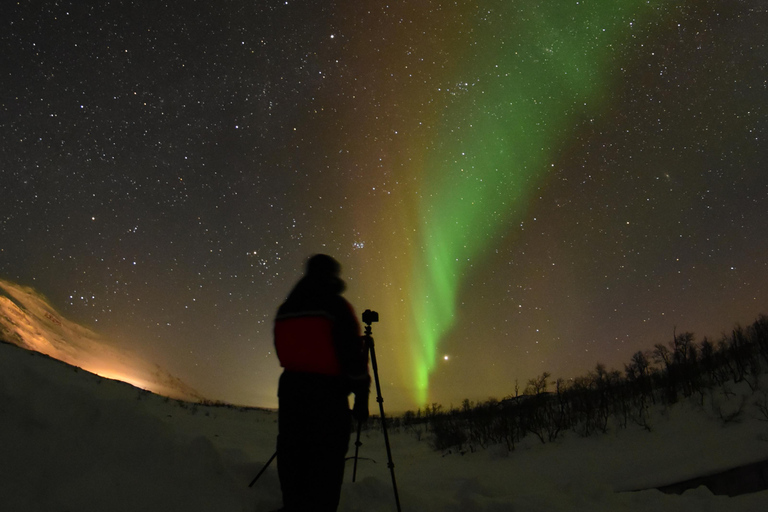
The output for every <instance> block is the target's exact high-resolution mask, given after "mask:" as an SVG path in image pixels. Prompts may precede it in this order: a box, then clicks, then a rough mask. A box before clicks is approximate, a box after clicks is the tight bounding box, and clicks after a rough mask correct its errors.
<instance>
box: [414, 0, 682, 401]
mask: <svg viewBox="0 0 768 512" xmlns="http://www.w3.org/2000/svg"><path fill="white" fill-rule="evenodd" d="M668 3H669V2H664V1H661V0H654V1H646V0H599V1H598V0H591V1H590V0H587V1H575V0H574V1H569V2H564V1H550V0H542V1H539V2H536V3H533V2H530V3H529V2H487V3H485V4H483V6H482V7H478V8H477V10H476V11H475V12H474V13H473V14H471V15H470V16H468V18H472V20H473V30H472V33H473V34H474V35H475V37H474V39H473V40H474V41H476V44H473V45H472V47H471V50H470V53H468V54H466V55H464V56H463V59H462V61H463V62H466V63H467V64H466V66H465V67H463V68H462V69H459V70H458V71H459V72H460V73H461V77H471V78H467V79H462V78H460V77H458V78H457V79H456V80H455V81H454V82H453V83H455V84H456V86H455V87H453V88H451V89H449V90H447V91H441V92H442V93H443V94H444V95H445V99H444V103H443V106H444V108H445V110H444V115H443V116H442V118H441V122H440V127H439V130H440V134H439V136H438V139H439V140H438V141H437V143H436V144H435V147H434V148H432V149H431V150H430V153H429V154H428V155H427V157H426V159H425V168H424V169H423V174H422V180H423V181H422V183H421V188H422V191H428V192H425V193H423V194H422V199H421V202H420V204H419V206H418V208H419V222H420V225H419V227H418V232H419V233H420V236H421V240H420V247H421V252H420V253H419V254H418V255H417V256H416V257H415V260H414V268H413V271H412V280H413V283H412V285H413V289H412V293H413V294H412V314H413V324H412V329H413V333H414V338H415V339H416V340H418V342H417V343H416V344H415V346H414V347H413V352H412V355H413V364H414V369H415V383H414V388H415V396H414V399H415V400H416V403H417V404H426V403H428V398H429V378H430V375H431V373H432V372H433V370H434V368H435V365H436V364H437V360H438V355H437V349H438V345H439V343H440V340H441V339H442V338H443V337H444V336H445V335H446V334H447V332H448V331H449V330H450V329H451V327H452V325H453V323H454V321H455V312H456V303H457V294H458V292H459V288H460V285H461V280H462V278H463V277H464V276H465V272H466V271H467V269H468V267H469V265H470V264H471V263H472V262H473V260H474V259H475V258H478V257H481V256H482V255H483V252H484V250H485V248H486V246H487V245H488V244H489V243H491V242H493V241H494V240H496V239H498V237H499V235H500V234H501V233H502V232H509V231H510V230H511V229H513V227H514V226H515V225H519V223H520V222H521V220H522V218H523V216H524V214H525V211H526V206H527V202H528V199H529V198H530V197H531V194H532V193H533V192H534V191H535V190H536V189H537V188H538V187H539V186H541V184H542V182H543V179H544V178H545V177H546V175H547V171H548V170H549V169H551V168H552V166H553V165H554V163H553V159H555V158H556V155H557V152H558V151H559V150H561V149H562V148H563V146H564V145H565V144H567V141H568V139H569V138H570V136H571V134H572V133H573V131H574V130H575V129H576V128H577V127H578V126H579V125H580V124H582V123H583V122H585V121H586V120H588V119H590V118H594V117H597V116H599V115H600V114H601V113H602V112H604V111H605V107H606V106H607V105H608V104H609V101H608V98H609V97H610V91H611V86H612V85H613V84H614V83H615V82H616V81H617V80H620V76H619V74H620V69H621V66H622V65H623V64H626V62H624V61H626V60H627V58H626V55H627V54H629V53H630V51H628V50H629V49H630V46H631V45H633V44H634V43H633V42H635V41H637V40H638V39H639V37H638V36H641V35H642V36H644V34H643V31H647V30H649V29H650V28H652V27H653V25H654V24H657V25H658V24H659V23H660V21H662V20H663V19H664V18H665V16H666V14H667V10H668V9H667V7H666V4H668ZM486 4H488V5H492V6H493V8H488V6H487V5H486ZM510 20H513V21H510ZM638 44H639V43H638Z"/></svg>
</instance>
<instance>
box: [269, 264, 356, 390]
mask: <svg viewBox="0 0 768 512" xmlns="http://www.w3.org/2000/svg"><path fill="white" fill-rule="evenodd" d="M343 290H344V283H343V281H342V280H341V279H339V278H338V277H336V276H331V275H321V276H315V275H307V276H305V277H304V278H302V279H301V280H300V281H299V282H298V283H297V284H296V286H295V287H294V289H293V290H292V291H291V293H290V295H289V296H288V299H287V300H286V301H285V302H284V303H283V304H282V305H281V306H280V308H279V309H278V312H277V317H276V318H275V348H276V350H277V355H278V358H279V359H280V364H281V366H283V367H284V368H285V371H286V373H288V372H290V373H298V374H311V376H310V375H307V376H306V377H307V379H308V380H310V381H312V382H317V379H318V378H320V379H321V380H323V379H324V380H327V381H328V382H329V385H332V386H334V387H338V389H339V391H340V392H343V393H344V394H345V396H346V395H348V394H349V393H350V392H354V393H355V394H363V393H365V395H366V396H367V393H368V389H369V386H370V376H369V374H368V354H367V352H366V350H365V344H364V342H363V341H362V339H361V337H360V324H359V323H358V322H357V318H356V316H355V313H354V310H353V309H352V306H351V305H350V304H349V302H347V301H346V300H345V299H344V298H343V297H342V296H341V292H342V291H343ZM318 376H324V377H325V378H323V377H318ZM296 378H298V379H301V376H300V375H297V376H296ZM331 381H335V383H334V384H330V382H331Z"/></svg>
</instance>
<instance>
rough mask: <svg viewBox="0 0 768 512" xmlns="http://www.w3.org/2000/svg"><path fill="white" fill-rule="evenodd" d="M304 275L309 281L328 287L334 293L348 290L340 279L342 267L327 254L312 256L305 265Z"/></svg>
mask: <svg viewBox="0 0 768 512" xmlns="http://www.w3.org/2000/svg"><path fill="white" fill-rule="evenodd" d="M304 274H305V276H306V277H307V278H308V279H310V280H312V281H315V282H318V283H322V284H323V285H325V286H328V287H329V288H330V289H331V291H333V292H334V293H341V292H343V291H344V289H345V288H346V286H345V284H344V281H342V279H341V277H339V276H340V274H341V265H340V264H339V262H338V261H336V260H335V259H333V258H332V257H330V256H328V255H327V254H315V255H314V256H311V257H310V258H309V259H308V260H307V263H306V265H305V271H304Z"/></svg>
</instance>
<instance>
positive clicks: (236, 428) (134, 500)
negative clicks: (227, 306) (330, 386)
mask: <svg viewBox="0 0 768 512" xmlns="http://www.w3.org/2000/svg"><path fill="white" fill-rule="evenodd" d="M372 405H373V402H372ZM0 418H1V419H2V420H1V421H0V439H2V443H0V510H3V511H77V512H89V511H93V512H97V511H98V512H105V511H110V512H112V511H114V512H120V511H126V512H127V511H130V512H135V511H137V510H141V511H142V512H154V511H158V512H160V511H162V512H168V511H184V512H195V511H214V510H215V511H217V512H218V511H221V512H227V511H233V512H234V511H265V512H269V511H271V510H274V509H277V508H278V507H279V506H280V492H279V484H278V481H277V476H276V471H275V467H274V466H272V467H270V468H269V469H268V470H267V472H266V473H265V474H264V476H262V478H261V479H260V480H259V481H258V482H257V483H256V485H255V486H254V487H253V488H250V489H249V488H248V487H247V485H248V483H249V482H250V481H251V479H252V478H253V477H254V476H255V475H256V473H258V471H259V469H260V468H261V466H262V465H263V464H264V462H266V460H267V459H268V458H269V456H270V455H272V453H273V451H274V446H275V435H276V431H277V428H276V419H277V416H276V413H274V412H271V411H263V410H256V409H238V408H227V407H209V406H203V405H199V404H191V403H187V402H178V401H176V400H170V399H166V398H163V397H161V396H157V395H153V394H150V393H148V392H146V391H143V390H140V389H138V388H135V387H132V386H130V385H128V384H125V383H121V382H116V381H110V380H108V379H104V378H102V377H98V376H96V375H93V374H90V373H87V372H85V371H83V370H79V369H76V368H73V367H71V366H68V365H66V364H63V363H61V362H60V361H56V360H53V359H51V358H48V357H46V356H43V355H41V354H37V353H34V352H29V351H27V350H23V349H20V348H18V347H16V346H13V345H9V344H5V343H0ZM390 437H391V442H392V446H393V454H394V455H393V458H394V462H395V465H396V466H395V471H396V475H397V480H398V487H399V490H400V498H401V502H402V509H403V510H404V511H413V512H415V511H418V512H433V511H456V512H458V511H468V512H472V511H487V512H496V511H521V512H523V511H524V512H535V511H579V510H584V511H590V512H594V511H617V510H628V511H633V510H638V511H640V510H644V511H645V510H654V511H665V510H668V511H696V512H700V511H707V510H711V511H720V510H728V511H758V510H765V509H766V507H767V506H768V492H766V491H764V492H760V493H755V494H750V495H743V496H739V497H735V498H727V497H722V496H713V495H712V494H711V493H710V492H709V491H708V490H706V488H699V489H695V490H692V491H688V492H686V493H685V494H683V495H681V496H676V495H666V494H662V493H661V492H659V491H656V490H647V491H642V492H620V491H625V490H628V489H637V488H645V487H652V486H656V485H661V484H664V483H672V482H674V481H679V480H684V479H687V478H690V477H691V476H696V475H700V474H705V473H714V472H716V471H718V470H722V469H726V468H729V467H732V466H738V465H741V464H744V463H748V462H753V461H756V460H761V459H766V458H768V422H761V421H759V420H757V419H753V418H751V417H749V415H746V416H745V419H744V421H743V422H741V423H733V424H729V425H727V426H725V427H723V426H722V425H721V422H720V421H719V420H718V419H716V418H713V417H712V416H711V415H708V414H706V413H704V412H702V411H700V410H698V409H697V408H696V407H695V406H693V405H685V404H683V405H680V406H677V407H676V408H673V409H670V410H668V411H667V412H666V413H665V414H664V415H663V416H658V417H656V418H654V428H653V431H652V432H651V433H648V432H645V431H643V430H642V429H640V428H639V427H638V428H637V429H631V428H630V429H626V430H621V431H619V432H617V433H612V434H607V435H603V436H595V437H590V438H586V439H582V438H579V437H577V436H575V435H569V436H565V437H564V438H563V440H562V441H560V440H559V441H558V442H557V443H553V444H547V445H542V444H540V443H539V442H538V441H537V440H535V439H533V438H532V436H529V437H528V438H526V439H524V441H523V442H522V443H521V444H520V445H518V447H517V449H516V450H515V451H514V452H512V453H508V452H507V451H506V450H505V449H502V448H501V447H500V448H498V449H494V448H491V449H488V450H482V451H478V452H476V453H467V454H464V455H460V454H441V453H438V452H435V451H433V450H432V449H431V448H430V447H429V445H428V443H427V441H425V440H424V441H418V440H416V438H415V437H414V436H413V434H412V433H407V432H404V431H403V432H399V431H395V432H391V436H390ZM361 456H362V457H365V458H366V459H365V460H361V461H360V465H359V467H358V481H357V482H356V483H354V484H353V483H351V482H350V480H351V462H350V463H349V464H350V465H349V471H348V473H347V475H346V476H347V482H346V483H345V485H344V490H343V493H342V504H341V506H340V511H342V512H353V511H367V512H372V511H394V510H395V503H394V498H393V493H392V486H391V485H392V484H391V481H390V476H389V470H388V468H387V466H386V453H385V449H384V443H383V440H382V437H381V435H380V434H379V433H378V432H377V431H375V429H371V430H369V431H368V432H366V433H364V435H363V446H362V448H361ZM371 459H373V460H371ZM374 461H375V462H374Z"/></svg>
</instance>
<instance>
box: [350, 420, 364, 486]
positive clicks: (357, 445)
mask: <svg viewBox="0 0 768 512" xmlns="http://www.w3.org/2000/svg"><path fill="white" fill-rule="evenodd" d="M362 428H363V423H362V422H361V421H358V422H357V438H356V439H355V465H354V466H353V467H352V482H353V483H354V481H355V478H357V454H358V452H359V450H360V447H361V446H362V445H363V443H361V442H360V430H362Z"/></svg>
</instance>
